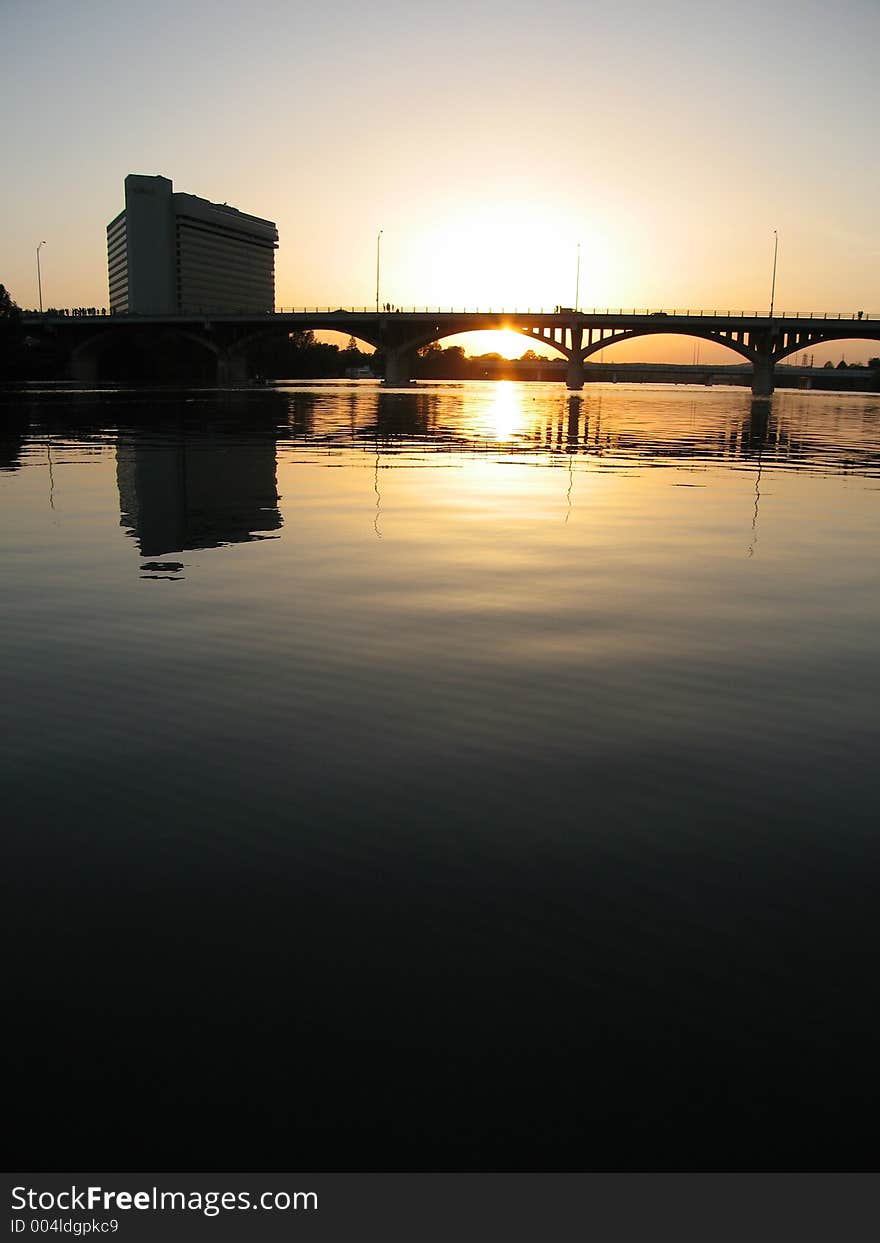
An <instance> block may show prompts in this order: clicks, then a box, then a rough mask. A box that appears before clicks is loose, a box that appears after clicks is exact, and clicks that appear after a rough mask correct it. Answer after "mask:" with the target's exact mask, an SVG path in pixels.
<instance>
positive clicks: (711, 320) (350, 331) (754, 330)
mask: <svg viewBox="0 0 880 1243" xmlns="http://www.w3.org/2000/svg"><path fill="white" fill-rule="evenodd" d="M22 323H23V327H24V328H25V330H26V332H27V333H28V334H29V335H31V336H34V337H52V338H53V339H54V341H55V343H56V345H58V346H60V347H62V348H64V349H66V350H67V355H68V365H69V372H70V374H71V376H72V377H73V378H75V379H79V380H83V381H96V380H98V379H99V378H100V374H101V356H102V354H103V353H104V352H105V351H106V350H107V349H108V348H110V347H111V346H112V345H113V344H118V343H119V342H120V341H121V340H123V339H124V338H125V337H126V336H130V337H131V338H132V339H137V341H138V342H139V343H141V345H143V343H144V342H145V341H146V342H149V341H150V340H151V339H154V340H155V341H156V342H159V341H162V340H168V339H170V338H172V337H175V336H176V337H178V338H182V339H187V340H189V341H190V342H194V343H196V344H198V345H199V346H201V347H202V348H203V349H205V350H206V351H208V353H209V354H210V355H211V356H212V357H213V366H214V368H215V372H216V378H217V381H218V383H220V384H227V383H240V382H243V381H244V380H245V379H246V378H247V351H248V348H249V346H251V345H253V344H254V343H256V342H258V341H261V340H265V339H266V338H268V337H273V336H275V337H277V336H278V335H279V334H289V333H292V332H303V331H306V330H314V331H321V330H324V331H334V332H340V333H343V334H345V335H347V336H353V337H356V338H358V339H359V340H361V341H365V342H367V343H368V344H370V345H372V346H374V347H375V348H376V349H378V350H381V351H382V353H383V355H384V358H385V381H386V383H387V384H389V385H403V384H408V383H409V382H410V380H411V379H412V376H413V370H414V364H415V359H416V356H417V354H418V351H419V350H420V349H421V348H423V347H424V346H426V345H430V344H431V343H432V342H435V341H442V340H443V339H444V338H446V337H451V336H457V335H459V334H461V333H467V332H490V331H499V330H505V331H512V332H517V333H520V334H521V335H522V336H524V337H526V338H528V340H529V341H531V342H533V343H538V344H540V345H543V346H546V347H550V348H551V349H553V350H555V351H556V352H557V353H559V354H560V355H562V356H563V357H564V358H565V359H566V360H567V364H568V365H567V368H566V383H567V385H568V387H569V388H570V389H572V390H577V389H580V388H582V387H583V384H584V363H585V361H586V360H587V359H588V358H589V357H590V356H591V355H593V354H596V353H598V351H599V350H602V349H606V348H607V347H608V346H610V345H614V344H617V343H618V342H620V341H631V340H634V339H636V338H638V337H648V336H661V335H663V336H666V335H680V336H686V337H696V338H699V339H701V340H704V341H712V342H714V343H715V344H717V345H723V346H725V347H726V348H727V349H730V350H732V351H733V352H734V353H735V354H737V355H739V356H740V357H742V358H744V359H746V360H747V361H748V362H749V363H751V365H752V372H753V380H752V392H753V394H754V395H755V396H756V397H769V396H770V394H771V393H772V392H773V376H774V368H775V366H776V364H777V363H778V362H780V361H781V360H782V359H784V358H786V357H788V356H789V355H791V354H796V353H798V352H800V351H802V350H807V349H811V348H813V347H815V346H816V345H821V344H824V343H826V342H829V341H843V340H852V339H855V340H865V341H880V319H878V318H877V317H876V316H865V315H864V314H863V313H861V312H858V313H855V314H847V315H844V314H833V315H829V314H828V313H827V312H821V313H816V312H813V313H801V312H797V313H795V314H793V315H791V314H787V313H783V314H782V315H775V316H773V317H772V318H771V317H770V316H766V315H757V314H751V315H750V314H747V313H745V312H742V311H739V312H737V311H711V312H706V311H691V310H687V311H649V310H644V311H623V310H620V311H612V310H606V311H575V310H572V309H571V308H566V307H560V308H557V309H555V310H554V311H503V310H491V309H490V310H487V311H470V310H461V311H458V310H454V309H451V310H450V309H445V310H444V309H437V310H434V309H431V308H427V307H426V308H424V309H419V308H413V309H407V310H402V309H401V310H397V309H395V310H392V311H386V310H381V311H375V310H370V309H367V308H347V309H346V308H343V307H336V308H321V307H314V308H303V309H296V310H290V311H285V310H282V311H275V312H264V313H260V312H247V311H243V312H240V313H233V312H228V311H227V312H216V313H215V312H209V311H206V312H200V313H199V314H181V315H155V316H150V315H134V314H125V315H90V316H86V315H76V316H72V315H69V314H65V313H62V312H57V311H53V312H47V313H45V314H42V315H38V314H26V315H24V316H23V318H22Z"/></svg>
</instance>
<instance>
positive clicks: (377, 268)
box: [376, 229, 384, 311]
mask: <svg viewBox="0 0 880 1243" xmlns="http://www.w3.org/2000/svg"><path fill="white" fill-rule="evenodd" d="M383 232H384V230H383V229H380V230H379V232H378V234H377V236H376V310H377V311H378V309H379V243H380V242H381V241H382V234H383Z"/></svg>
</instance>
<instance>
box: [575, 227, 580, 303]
mask: <svg viewBox="0 0 880 1243" xmlns="http://www.w3.org/2000/svg"><path fill="white" fill-rule="evenodd" d="M577 256H578V257H577V273H576V275H575V278H574V309H575V310H577V309H578V298H579V297H580V288H581V244H580V242H578V247H577Z"/></svg>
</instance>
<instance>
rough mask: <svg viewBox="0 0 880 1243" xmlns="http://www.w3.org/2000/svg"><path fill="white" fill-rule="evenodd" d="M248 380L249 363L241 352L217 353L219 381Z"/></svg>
mask: <svg viewBox="0 0 880 1243" xmlns="http://www.w3.org/2000/svg"><path fill="white" fill-rule="evenodd" d="M245 380H247V364H246V363H245V360H244V359H243V358H242V356H241V355H240V354H228V353H227V354H218V355H217V383H218V384H221V385H224V386H225V385H227V384H244V382H245Z"/></svg>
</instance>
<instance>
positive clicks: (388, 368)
mask: <svg viewBox="0 0 880 1243" xmlns="http://www.w3.org/2000/svg"><path fill="white" fill-rule="evenodd" d="M412 373H413V351H412V350H411V349H407V348H406V346H398V347H397V348H396V349H394V348H386V351H385V383H386V384H387V385H388V386H389V388H405V387H406V385H407V384H410V383H412Z"/></svg>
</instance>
